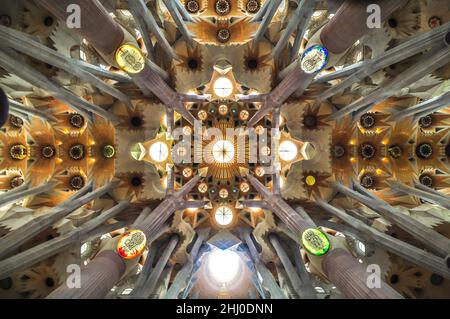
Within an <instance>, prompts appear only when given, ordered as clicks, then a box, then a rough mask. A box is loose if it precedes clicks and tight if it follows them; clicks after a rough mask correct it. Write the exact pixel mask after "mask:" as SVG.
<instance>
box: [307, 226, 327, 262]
mask: <svg viewBox="0 0 450 319" xmlns="http://www.w3.org/2000/svg"><path fill="white" fill-rule="evenodd" d="M302 244H303V248H305V250H306V251H307V252H309V253H310V254H312V255H314V256H323V255H325V254H326V253H327V252H328V250H330V246H331V244H330V240H329V239H328V237H327V235H325V234H324V233H323V232H322V231H321V230H320V229H317V228H308V229H307V230H305V231H304V232H303V234H302Z"/></svg>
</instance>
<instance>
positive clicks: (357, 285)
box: [322, 248, 402, 299]
mask: <svg viewBox="0 0 450 319" xmlns="http://www.w3.org/2000/svg"><path fill="white" fill-rule="evenodd" d="M322 267H323V270H324V271H325V273H326V275H327V277H328V279H329V280H330V281H331V282H332V283H333V284H335V285H336V287H338V288H339V290H340V291H341V292H342V293H343V294H344V295H346V296H347V297H350V298H356V299H374V298H379V299H401V298H402V297H401V296H400V295H399V294H398V293H397V292H396V291H395V290H394V289H392V288H391V287H390V286H388V285H387V284H386V283H385V282H383V281H382V280H381V279H380V288H369V287H368V285H367V278H368V275H369V273H367V272H366V271H365V270H364V268H363V267H361V264H360V263H359V262H358V261H357V260H356V259H355V258H352V257H351V256H350V254H349V253H348V251H346V250H344V249H341V248H337V249H334V250H332V251H330V252H329V253H328V254H327V255H326V257H325V258H324V259H323V261H322Z"/></svg>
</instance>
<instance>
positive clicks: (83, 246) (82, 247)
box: [80, 243, 89, 255]
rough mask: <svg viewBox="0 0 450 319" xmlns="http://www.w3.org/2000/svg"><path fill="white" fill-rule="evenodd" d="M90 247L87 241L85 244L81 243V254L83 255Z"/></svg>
mask: <svg viewBox="0 0 450 319" xmlns="http://www.w3.org/2000/svg"><path fill="white" fill-rule="evenodd" d="M88 248H89V245H88V244H87V243H84V244H83V245H81V248H80V254H81V255H83V254H84V253H85V252H86V251H87V250H88Z"/></svg>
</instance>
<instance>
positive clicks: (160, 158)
mask: <svg viewBox="0 0 450 319" xmlns="http://www.w3.org/2000/svg"><path fill="white" fill-rule="evenodd" d="M150 157H151V158H152V160H154V161H155V162H164V161H165V160H166V159H167V158H168V157H169V148H168V147H167V145H166V144H165V143H163V142H156V143H154V144H153V145H152V146H150Z"/></svg>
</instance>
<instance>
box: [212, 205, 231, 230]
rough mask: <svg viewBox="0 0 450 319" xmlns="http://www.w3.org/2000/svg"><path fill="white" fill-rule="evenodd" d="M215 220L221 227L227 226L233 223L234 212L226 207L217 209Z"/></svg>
mask: <svg viewBox="0 0 450 319" xmlns="http://www.w3.org/2000/svg"><path fill="white" fill-rule="evenodd" d="M214 218H215V219H216V222H217V223H218V224H219V225H222V226H227V225H229V224H230V223H231V222H232V221H233V212H232V211H231V209H230V208H228V207H226V206H220V207H218V208H217V209H216V213H215V214H214Z"/></svg>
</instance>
